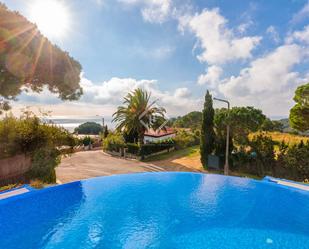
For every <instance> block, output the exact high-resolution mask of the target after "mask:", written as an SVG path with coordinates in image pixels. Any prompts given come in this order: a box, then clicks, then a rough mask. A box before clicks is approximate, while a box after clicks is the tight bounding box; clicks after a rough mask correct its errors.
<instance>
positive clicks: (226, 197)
mask: <svg viewBox="0 0 309 249" xmlns="http://www.w3.org/2000/svg"><path fill="white" fill-rule="evenodd" d="M0 248H3V249H4V248H5V249H11V248H12V249H13V248H14V249H18V248H25V249H35V248H46V249H51V248H57V249H58V248H61V249H68V248H74V249H76V248H83V249H88V248H106V249H111V248H125V249H131V248H132V249H140V248H166V249H174V248H175V249H176V248H185V249H198V248H207V249H212V248H215V249H234V248H235V249H236V248H237V249H243V248H246V249H248V248H250V249H254V248H257V249H264V248H270V249H274V248H276V249H279V248H280V249H284V248H289V249H290V248H298V249H305V248H306V249H308V248H309V192H305V191H302V190H297V189H292V188H288V187H282V186H279V185H277V184H274V183H270V182H265V181H255V180H249V179H243V178H237V177H224V176H220V175H206V174H194V173H146V174H132V175H118V176H111V177H101V178H94V179H91V180H85V181H80V182H74V183H70V184H65V185H61V186H56V187H51V188H47V189H44V190H40V191H34V192H30V193H26V194H23V195H20V196H18V197H13V198H9V199H6V200H2V201H0Z"/></svg>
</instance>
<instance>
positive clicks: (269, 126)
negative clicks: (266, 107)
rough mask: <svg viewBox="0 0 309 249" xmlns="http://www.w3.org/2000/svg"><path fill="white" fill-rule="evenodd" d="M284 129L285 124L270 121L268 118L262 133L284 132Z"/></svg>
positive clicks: (263, 125) (262, 127)
mask: <svg viewBox="0 0 309 249" xmlns="http://www.w3.org/2000/svg"><path fill="white" fill-rule="evenodd" d="M283 128H284V125H283V123H281V122H280V121H277V120H270V119H269V118H266V119H265V120H264V122H263V124H262V126H261V130H262V131H279V132H282V131H283Z"/></svg>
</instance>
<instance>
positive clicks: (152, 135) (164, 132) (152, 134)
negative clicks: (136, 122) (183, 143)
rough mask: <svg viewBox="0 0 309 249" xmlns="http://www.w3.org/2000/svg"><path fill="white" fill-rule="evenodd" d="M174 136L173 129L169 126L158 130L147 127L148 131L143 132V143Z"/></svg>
mask: <svg viewBox="0 0 309 249" xmlns="http://www.w3.org/2000/svg"><path fill="white" fill-rule="evenodd" d="M175 136H176V132H175V130H174V129H173V128H170V127H166V128H165V129H161V130H159V131H155V130H153V129H149V130H148V131H146V132H145V135H144V143H153V142H160V141H163V140H166V139H168V138H173V137H175Z"/></svg>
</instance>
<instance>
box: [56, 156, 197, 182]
mask: <svg viewBox="0 0 309 249" xmlns="http://www.w3.org/2000/svg"><path fill="white" fill-rule="evenodd" d="M191 164H192V166H190V165H191ZM158 171H200V170H199V169H198V164H197V163H194V160H193V161H191V160H187V159H186V158H184V159H181V158H170V159H168V160H162V161H155V162H147V163H144V162H139V161H136V160H129V159H122V158H117V157H112V156H110V155H107V154H105V153H104V152H102V151H84V152H77V153H74V154H72V155H71V156H69V157H66V158H63V159H62V162H61V164H60V165H59V166H58V167H57V168H56V174H57V180H58V182H59V183H66V182H72V181H77V180H81V179H87V178H91V177H96V176H108V175H113V174H127V173H137V172H158Z"/></svg>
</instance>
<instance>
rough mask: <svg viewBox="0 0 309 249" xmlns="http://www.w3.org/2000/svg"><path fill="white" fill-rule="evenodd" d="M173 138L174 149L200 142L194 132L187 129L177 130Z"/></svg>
mask: <svg viewBox="0 0 309 249" xmlns="http://www.w3.org/2000/svg"><path fill="white" fill-rule="evenodd" d="M173 139H174V141H175V145H176V149H183V148H186V147H190V146H193V145H198V144H199V142H200V138H199V136H198V135H197V134H196V133H192V132H187V131H178V132H177V134H176V136H175V137H174V138H173Z"/></svg>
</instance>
